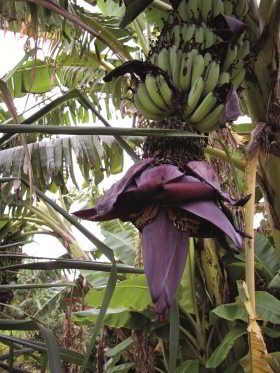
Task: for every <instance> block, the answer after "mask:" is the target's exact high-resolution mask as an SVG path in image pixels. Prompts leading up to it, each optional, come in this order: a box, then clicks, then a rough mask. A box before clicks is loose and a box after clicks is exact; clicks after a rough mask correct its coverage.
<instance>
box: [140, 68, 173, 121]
mask: <svg viewBox="0 0 280 373" xmlns="http://www.w3.org/2000/svg"><path fill="white" fill-rule="evenodd" d="M172 99H173V98H172V90H171V89H170V87H169V86H168V84H167V82H166V80H165V78H164V76H163V75H161V74H159V75H157V76H155V75H153V74H147V75H146V78H145V81H144V82H140V83H138V85H137V89H136V92H135V93H134V95H133V102H134V105H135V106H136V109H137V110H138V112H139V113H141V114H142V115H143V116H144V117H146V118H147V119H151V120H154V121H158V120H162V119H164V118H166V117H168V116H169V115H170V114H171V112H172Z"/></svg>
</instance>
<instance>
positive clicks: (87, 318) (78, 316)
mask: <svg viewBox="0 0 280 373" xmlns="http://www.w3.org/2000/svg"><path fill="white" fill-rule="evenodd" d="M98 314H99V309H97V308H92V309H89V310H86V311H79V312H75V313H74V314H73V318H72V320H73V322H75V323H76V324H78V325H80V326H86V327H88V326H91V325H92V324H95V322H96V319H97V316H98ZM152 317H153V320H155V319H156V315H155V313H151V314H149V313H148V311H147V312H142V313H138V312H131V311H129V310H128V309H125V308H114V309H113V308H108V310H107V312H106V316H105V317H104V321H103V322H104V324H105V325H107V326H109V327H111V328H127V329H133V330H142V329H145V328H146V327H147V326H148V325H150V318H152Z"/></svg>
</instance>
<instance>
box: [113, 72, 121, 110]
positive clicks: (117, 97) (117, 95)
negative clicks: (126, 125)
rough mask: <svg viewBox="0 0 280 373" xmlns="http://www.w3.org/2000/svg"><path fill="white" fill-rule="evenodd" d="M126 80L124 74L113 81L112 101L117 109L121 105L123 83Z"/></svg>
mask: <svg viewBox="0 0 280 373" xmlns="http://www.w3.org/2000/svg"><path fill="white" fill-rule="evenodd" d="M123 81H124V78H123V76H118V77H117V78H116V79H113V80H112V82H111V83H113V84H114V85H113V88H112V91H111V92H112V101H113V105H114V106H115V108H116V109H118V110H119V109H120V106H121V96H122V83H123Z"/></svg>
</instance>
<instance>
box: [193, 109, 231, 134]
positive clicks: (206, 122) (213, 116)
mask: <svg viewBox="0 0 280 373" xmlns="http://www.w3.org/2000/svg"><path fill="white" fill-rule="evenodd" d="M224 106H225V105H224V104H219V105H218V106H217V107H215V109H214V110H212V111H211V112H210V113H209V114H208V115H206V117H205V118H204V119H202V120H201V121H200V122H199V123H197V124H196V126H195V129H196V130H198V131H200V132H210V129H211V131H212V130H214V129H217V128H218V127H219V125H220V123H219V119H220V117H221V114H222V112H223V110H224ZM213 127H215V128H213Z"/></svg>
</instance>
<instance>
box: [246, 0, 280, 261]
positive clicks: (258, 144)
mask: <svg viewBox="0 0 280 373" xmlns="http://www.w3.org/2000/svg"><path fill="white" fill-rule="evenodd" d="M279 32H280V1H279V0H276V1H275V2H274V4H273V6H272V7H271V9H270V11H269V12H268V13H267V17H266V23H265V25H264V30H263V33H262V36H261V40H260V45H261V49H260V52H259V54H258V56H257V60H256V62H255V65H254V73H255V77H256V81H255V82H253V83H252V82H250V83H249V86H247V92H246V99H247V103H248V107H249V111H250V113H251V114H252V120H253V121H254V122H256V123H257V126H256V130H255V131H254V133H253V134H252V140H251V146H250V151H251V152H254V151H256V149H257V148H259V158H258V161H259V185H260V187H261V189H262V192H263V196H264V200H265V208H266V212H267V215H268V219H269V223H270V226H271V229H272V235H273V238H274V242H275V246H276V250H277V252H278V258H279V261H280V193H279V192H278V191H279V182H280V176H279V175H280V132H279V131H280V36H279ZM260 122H261V123H260Z"/></svg>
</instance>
